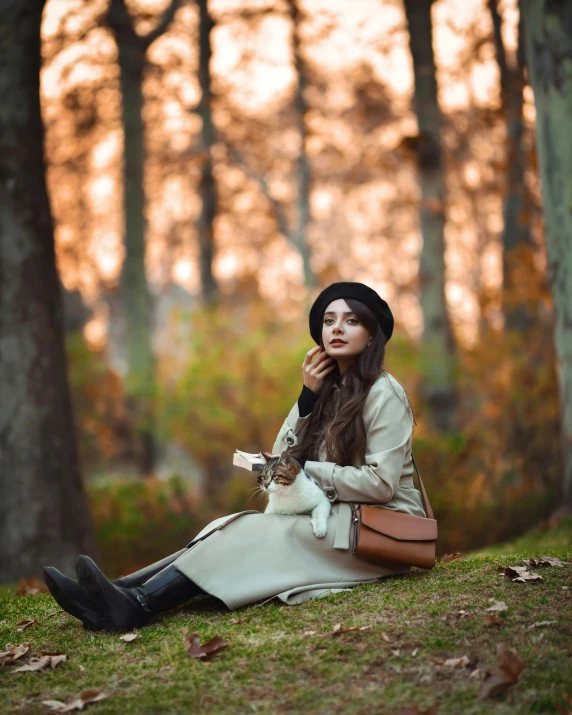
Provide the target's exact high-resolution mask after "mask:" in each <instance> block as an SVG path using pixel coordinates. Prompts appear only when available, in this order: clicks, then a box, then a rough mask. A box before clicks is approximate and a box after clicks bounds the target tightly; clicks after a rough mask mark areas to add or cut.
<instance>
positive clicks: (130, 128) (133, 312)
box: [107, 0, 180, 475]
mask: <svg viewBox="0 0 572 715" xmlns="http://www.w3.org/2000/svg"><path fill="white" fill-rule="evenodd" d="M179 5H180V0H172V1H171V3H170V5H169V6H168V8H167V10H166V11H165V12H164V14H163V16H162V17H161V18H160V20H159V23H158V24H157V26H156V27H155V29H154V30H152V31H151V32H150V33H148V34H147V35H145V36H142V35H138V34H137V33H136V32H135V29H134V26H133V19H132V17H131V15H130V14H129V11H128V9H127V7H126V4H125V0H111V4H110V6H109V12H108V15H107V24H108V25H109V27H110V29H111V31H112V32H113V34H114V37H115V41H116V43H117V49H118V55H119V73H120V84H121V113H122V121H123V134H124V154H123V191H124V243H125V259H124V261H123V269H122V273H121V295H122V298H123V306H124V311H125V325H126V336H125V340H126V351H125V352H126V355H127V376H126V380H125V391H126V395H127V403H128V404H127V408H128V413H129V416H130V422H131V424H132V426H133V429H134V431H135V434H136V439H135V455H134V456H135V460H136V463H137V465H138V467H139V470H140V471H141V473H142V474H145V475H149V474H151V473H152V472H153V467H154V464H155V451H156V450H155V440H154V432H155V421H154V401H155V392H156V382H155V356H154V355H153V346H152V324H151V323H152V319H151V296H150V294H149V286H148V283H147V277H146V273H145V234H146V230H147V222H146V217H145V206H146V198H145V191H144V186H143V173H144V168H145V157H146V152H145V136H144V125H143V104H144V98H143V88H142V84H143V78H144V74H145V70H146V67H147V60H146V57H147V50H148V48H149V46H150V44H151V43H152V42H153V41H154V40H155V39H156V38H157V37H159V36H160V35H162V34H163V33H164V32H165V31H166V30H167V28H168V27H169V25H170V23H171V21H172V20H173V17H174V14H175V12H176V10H177V9H178V7H179Z"/></svg>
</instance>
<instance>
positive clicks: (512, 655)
mask: <svg viewBox="0 0 572 715" xmlns="http://www.w3.org/2000/svg"><path fill="white" fill-rule="evenodd" d="M524 668H525V663H524V660H523V659H522V658H521V657H520V656H519V654H518V653H517V652H516V650H515V649H514V648H510V647H509V646H507V645H505V644H504V643H498V644H497V665H496V667H495V668H493V669H492V670H487V671H486V673H485V679H484V681H483V684H482V686H481V691H480V693H479V697H480V698H481V699H485V698H492V697H495V696H496V695H500V694H501V693H504V692H505V690H506V689H507V688H509V687H510V686H511V685H514V683H516V682H517V680H518V679H519V678H520V675H521V673H522V671H523V670H524Z"/></svg>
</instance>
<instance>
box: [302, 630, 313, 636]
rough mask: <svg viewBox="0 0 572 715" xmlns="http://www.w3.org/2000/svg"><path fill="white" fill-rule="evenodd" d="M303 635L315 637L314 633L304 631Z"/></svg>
mask: <svg viewBox="0 0 572 715" xmlns="http://www.w3.org/2000/svg"><path fill="white" fill-rule="evenodd" d="M304 635H305V636H315V635H316V631H304Z"/></svg>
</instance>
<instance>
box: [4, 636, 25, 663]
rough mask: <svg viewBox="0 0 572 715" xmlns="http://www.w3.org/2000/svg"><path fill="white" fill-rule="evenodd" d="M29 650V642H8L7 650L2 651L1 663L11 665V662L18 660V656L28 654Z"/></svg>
mask: <svg viewBox="0 0 572 715" xmlns="http://www.w3.org/2000/svg"><path fill="white" fill-rule="evenodd" d="M29 650H30V644H29V643H27V642H26V643H22V644H20V645H12V643H7V644H6V650H4V651H2V652H0V665H9V664H10V663H13V662H14V661H15V660H18V658H21V657H22V656H23V655H26V653H27V652H28V651H29Z"/></svg>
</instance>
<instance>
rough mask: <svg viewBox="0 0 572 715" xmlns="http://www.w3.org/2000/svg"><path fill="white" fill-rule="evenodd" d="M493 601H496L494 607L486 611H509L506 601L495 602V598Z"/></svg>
mask: <svg viewBox="0 0 572 715" xmlns="http://www.w3.org/2000/svg"><path fill="white" fill-rule="evenodd" d="M491 601H494V603H493V605H492V606H489V607H488V608H485V611H508V606H507V605H506V603H505V602H504V601H495V599H494V598H491Z"/></svg>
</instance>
